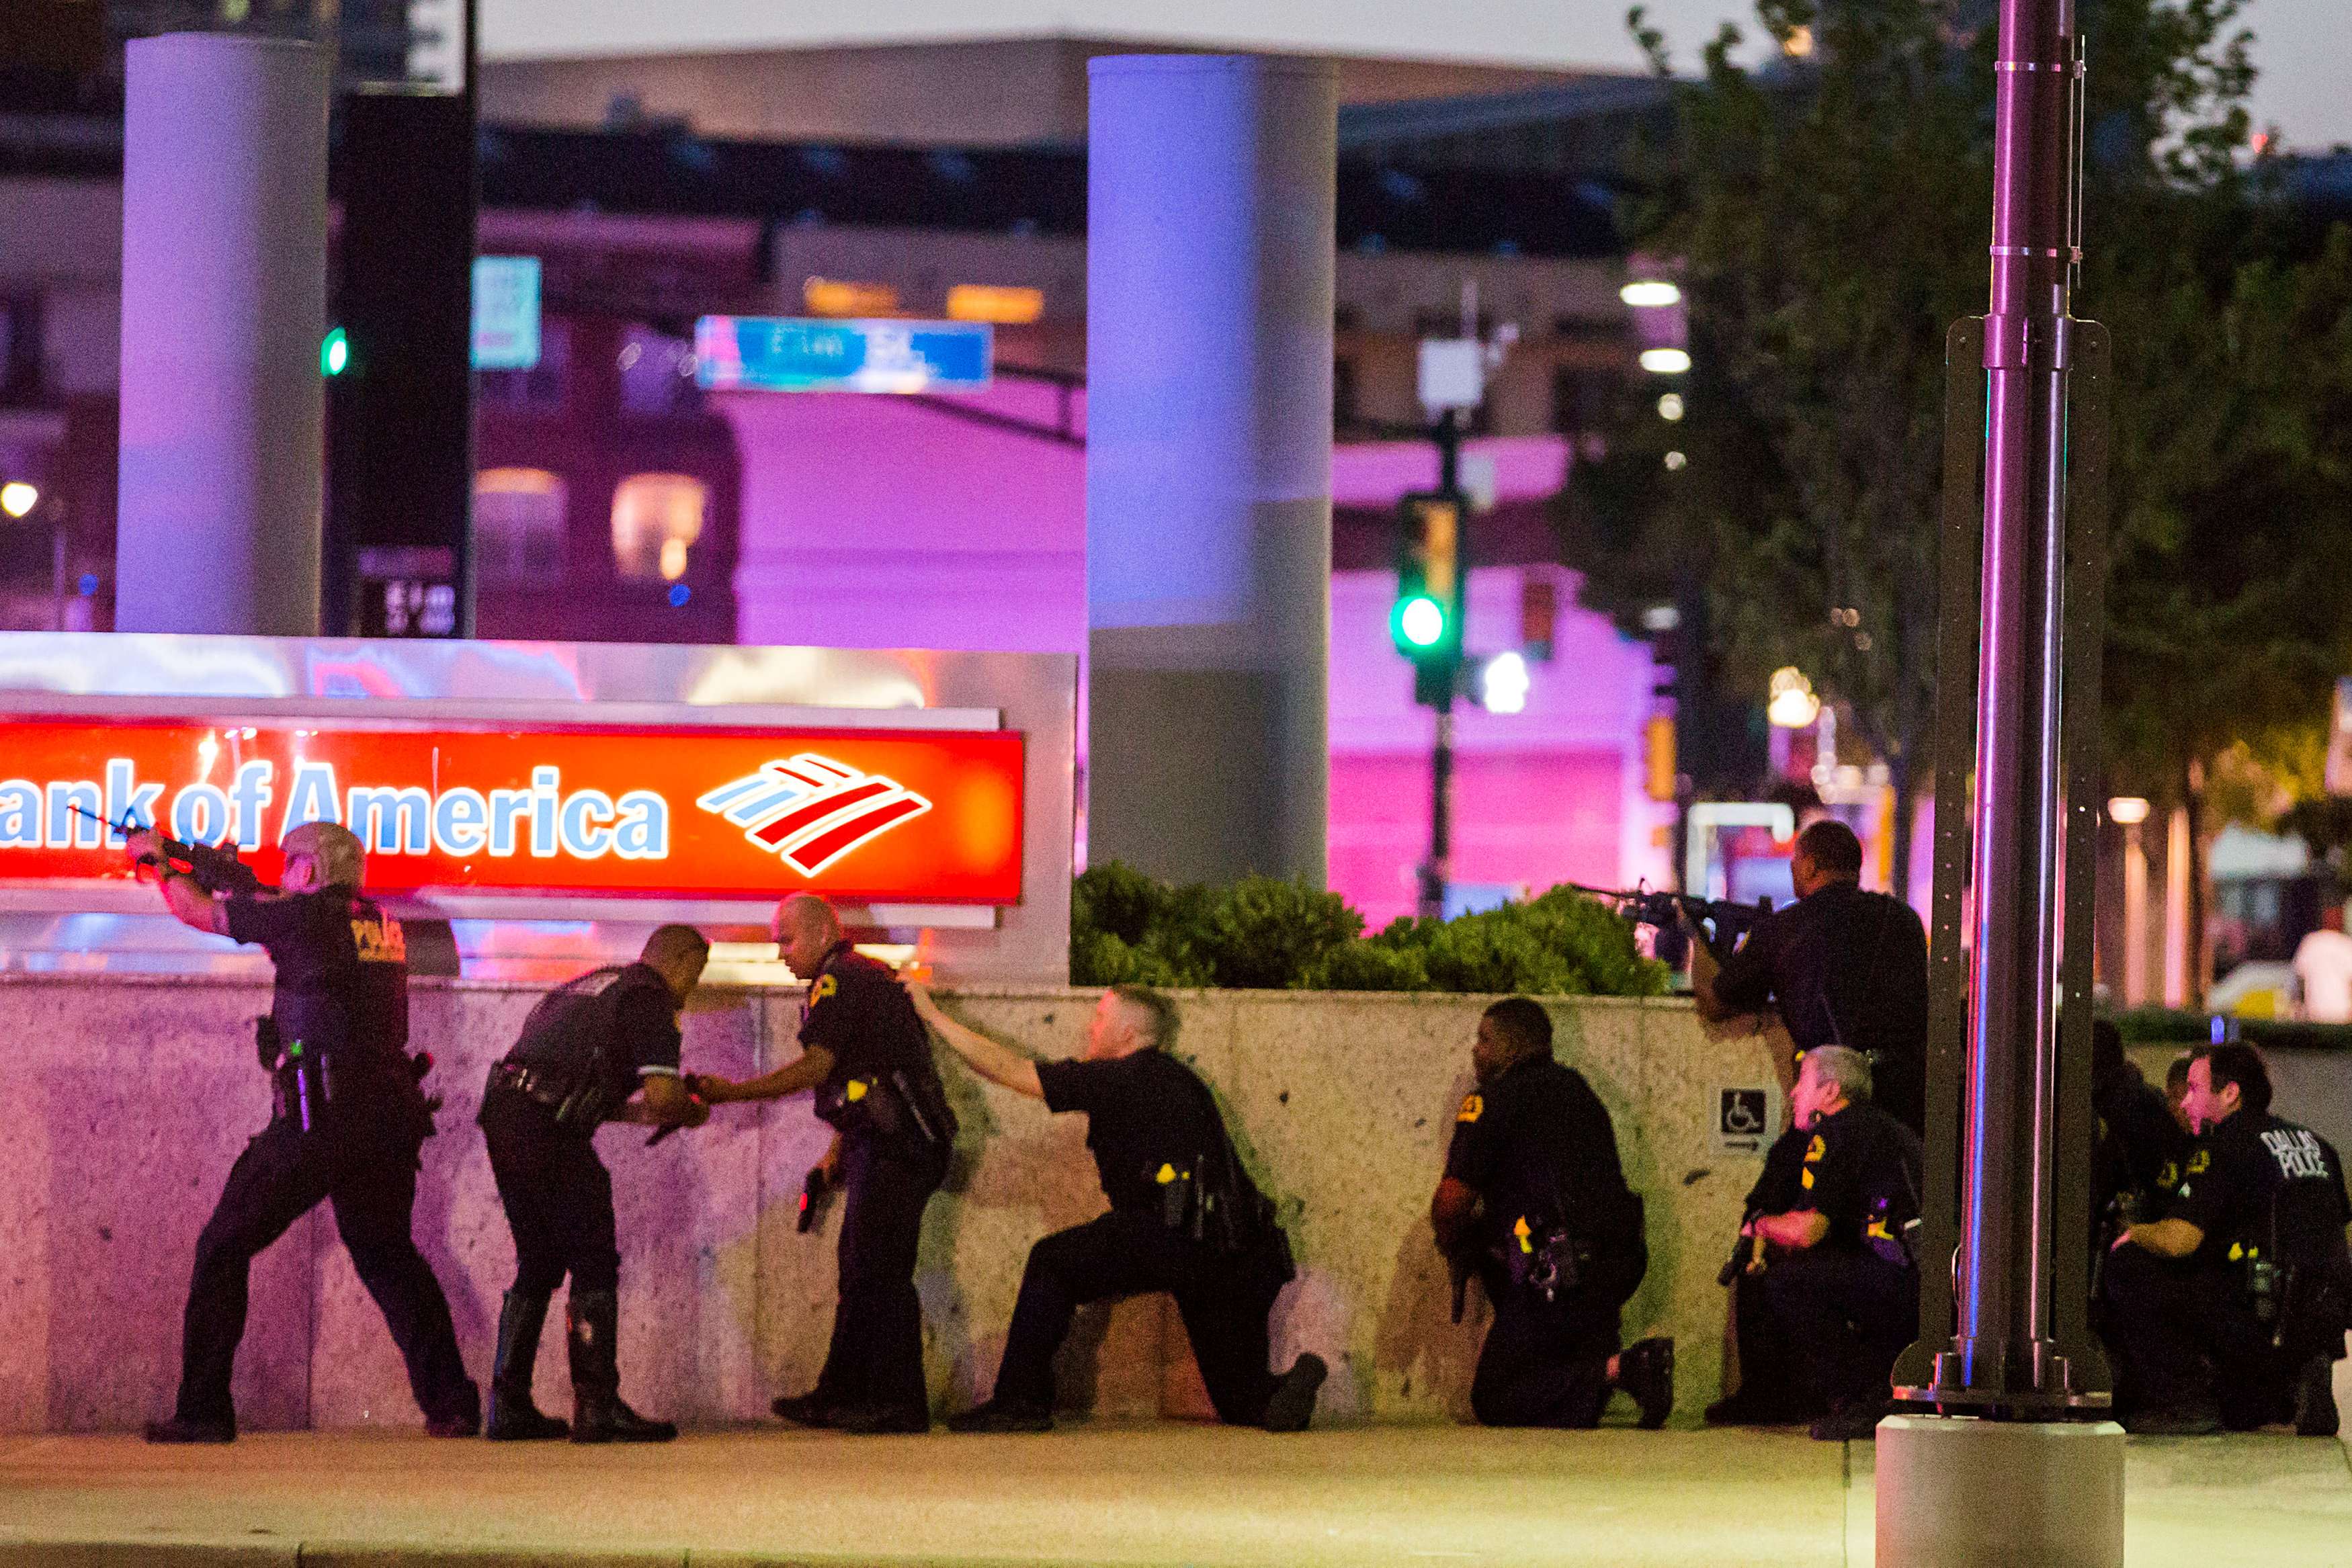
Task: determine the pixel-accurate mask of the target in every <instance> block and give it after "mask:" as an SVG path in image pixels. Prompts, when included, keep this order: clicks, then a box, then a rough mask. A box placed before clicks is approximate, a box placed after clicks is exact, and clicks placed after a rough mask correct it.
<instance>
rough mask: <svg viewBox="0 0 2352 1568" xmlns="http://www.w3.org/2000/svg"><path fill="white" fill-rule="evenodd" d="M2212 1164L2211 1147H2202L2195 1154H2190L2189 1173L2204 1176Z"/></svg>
mask: <svg viewBox="0 0 2352 1568" xmlns="http://www.w3.org/2000/svg"><path fill="white" fill-rule="evenodd" d="M2212 1164H2213V1151H2212V1150H2210V1149H2202V1148H2200V1149H2199V1150H2198V1151H2197V1152H2196V1153H2195V1154H2193V1155H2189V1175H2190V1176H2203V1175H2204V1174H2205V1172H2206V1170H2207V1169H2208V1168H2209V1167H2210V1166H2211V1165H2212Z"/></svg>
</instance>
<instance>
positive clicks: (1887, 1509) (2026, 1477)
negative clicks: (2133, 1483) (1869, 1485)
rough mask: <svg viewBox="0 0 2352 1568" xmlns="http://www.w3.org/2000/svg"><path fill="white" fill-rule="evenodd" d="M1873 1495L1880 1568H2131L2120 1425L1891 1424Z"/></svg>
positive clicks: (1936, 1419) (1967, 1420)
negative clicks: (2126, 1552)
mask: <svg viewBox="0 0 2352 1568" xmlns="http://www.w3.org/2000/svg"><path fill="white" fill-rule="evenodd" d="M1875 1490H1876V1493H1877V1521H1876V1536H1877V1561H1878V1564H1879V1568H2124V1429H2123V1428H2122V1427H2118V1426H2116V1424H2115V1423H2114V1422H2112V1421H2097V1422H2063V1421H1984V1420H1979V1419H1977V1418H1975V1417H1973V1416H1888V1417H1887V1418H1886V1419H1885V1420H1884V1421H1881V1422H1880V1423H1879V1424H1878V1458H1877V1475H1876V1489H1875Z"/></svg>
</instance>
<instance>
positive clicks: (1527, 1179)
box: [1429, 997, 1675, 1429]
mask: <svg viewBox="0 0 2352 1568" xmlns="http://www.w3.org/2000/svg"><path fill="white" fill-rule="evenodd" d="M1470 1061H1471V1066H1472V1068H1473V1069H1474V1070H1475V1072H1476V1073H1477V1077H1478V1087H1477V1090H1476V1092H1474V1093H1472V1094H1471V1095H1470V1096H1469V1098H1467V1099H1465V1100H1464V1101H1463V1102H1462V1110H1461V1112H1460V1113H1459V1114H1457V1115H1456V1116H1455V1117H1454V1143H1453V1145H1452V1147H1451V1148H1449V1149H1448V1150H1447V1151H1446V1155H1445V1176H1444V1180H1443V1181H1441V1182H1439V1183H1438V1186H1437V1195H1436V1197H1434V1198H1433V1199H1432V1200H1431V1202H1430V1207H1429V1219H1430V1224H1431V1226H1432V1227H1433V1228H1434V1229H1435V1231H1436V1233H1437V1245H1438V1248H1439V1249H1440V1250H1442V1251H1444V1253H1445V1255H1446V1257H1447V1259H1448V1260H1450V1261H1451V1262H1452V1263H1453V1266H1454V1270H1455V1281H1456V1285H1457V1289H1458V1287H1459V1284H1460V1282H1461V1281H1462V1280H1463V1279H1464V1278H1465V1275H1466V1274H1467V1273H1468V1272H1474V1271H1475V1273H1476V1274H1477V1275H1478V1276H1479V1279H1480V1281H1482V1283H1483V1284H1484V1286H1485V1288H1486V1299H1487V1300H1488V1301H1491V1302H1492V1303H1493V1304H1494V1309H1495V1321H1494V1324H1493V1326H1492V1327H1490V1328H1489V1329H1488V1330H1487V1331H1486V1345H1485V1347H1484V1348H1483V1349H1482V1350H1481V1351H1480V1352H1479V1354H1478V1370H1477V1373H1476V1375H1475V1376H1474V1377H1473V1378H1472V1380H1471V1385H1470V1408H1471V1410H1472V1412H1473V1413H1474V1414H1475V1415H1476V1416H1477V1417H1478V1419H1479V1420H1480V1421H1481V1422H1483V1423H1485V1424H1486V1425H1487V1426H1489V1427H1593V1426H1598V1425H1599V1424H1600V1421H1601V1411H1602V1410H1603V1409H1604V1408H1605V1407H1606V1406H1608V1403H1609V1396H1610V1394H1611V1392H1612V1390H1614V1389H1621V1388H1622V1389H1623V1390H1624V1391H1625V1392H1626V1393H1627V1394H1629V1395H1631V1396H1633V1402H1634V1403H1635V1404H1636V1405H1637V1406H1640V1408H1641V1424H1642V1425H1643V1427H1648V1428H1652V1429H1654V1428H1656V1427H1662V1426H1664V1425H1665V1420H1666V1416H1667V1415H1668V1413H1669V1412H1671V1411H1672V1410H1673V1408H1674V1404H1675V1342H1674V1341H1672V1340H1670V1339H1645V1340H1642V1341H1640V1342H1638V1343H1634V1344H1633V1345H1630V1346H1628V1347H1626V1348H1625V1349H1624V1350H1622V1351H1620V1350H1619V1349H1618V1333H1619V1323H1618V1311H1619V1309H1620V1308H1622V1306H1623V1305H1624V1304H1625V1302H1626V1301H1627V1300H1628V1299H1629V1298H1631V1297H1632V1295H1633V1291H1634V1289H1635V1288H1636V1287H1637V1286H1639V1285H1640V1284H1641V1282H1642V1276H1643V1273H1644V1272H1645V1271H1646V1270H1647V1269H1648V1267H1649V1247H1648V1242H1647V1240H1646V1239H1645V1237H1644V1235H1643V1211H1642V1200H1641V1198H1640V1197H1637V1196H1635V1195H1634V1194H1633V1192H1632V1191H1631V1190H1629V1189H1628V1188H1627V1187H1626V1186H1625V1176H1624V1173H1623V1171H1622V1169H1621V1168H1620V1166H1619V1165H1618V1162H1617V1134H1616V1132H1615V1130H1614V1129H1613V1128H1612V1126H1611V1125H1610V1122H1609V1112H1608V1110H1607V1109H1606V1108H1605V1107H1604V1106H1603V1105H1602V1104H1601V1101H1600V1098H1599V1097H1598V1096H1597V1095H1595V1094H1594V1093H1593V1092H1592V1090H1591V1085H1589V1084H1587V1083H1586V1082H1585V1081H1584V1077H1583V1075H1582V1074H1581V1073H1580V1072H1578V1071H1576V1070H1575V1069H1574V1068H1571V1067H1567V1066H1563V1065H1562V1064H1561V1063H1559V1061H1554V1060H1553V1058H1552V1053H1551V1015H1550V1014H1549V1013H1547V1012H1545V1011H1544V1009H1543V1008H1542V1007H1541V1006H1540V1005H1539V1004H1538V1003H1536V1002H1533V1001H1530V1000H1529V999H1528V998H1525V997H1512V998H1509V999H1507V1000H1505V1001H1499V1002H1496V1004H1495V1005H1494V1006H1493V1007H1491V1008H1488V1009H1486V1016H1485V1017H1483V1018H1481V1019H1479V1020H1478V1033H1477V1039H1476V1040H1475V1043H1473V1044H1472V1046H1471V1048H1470ZM1456 1306H1457V1312H1456V1317H1457V1321H1458V1318H1459V1312H1458V1307H1459V1297H1458V1296H1457V1298H1456Z"/></svg>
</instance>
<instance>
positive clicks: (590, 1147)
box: [480, 964, 680, 1436]
mask: <svg viewBox="0 0 2352 1568" xmlns="http://www.w3.org/2000/svg"><path fill="white" fill-rule="evenodd" d="M679 1045H680V1040H679V1036H678V1027H677V997H676V996H675V995H673V994H672V993H671V991H670V988H669V985H668V982H667V981H666V980H664V979H663V978H662V977H661V974H660V972H659V971H658V970H656V969H655V968H654V967H652V966H650V965H647V964H629V965H626V966H623V967H614V968H605V969H598V970H594V971H593V972H591V973H589V974H586V975H583V976H582V977H579V978H578V979H575V980H572V981H570V982H568V983H567V984H565V985H563V986H562V987H560V988H557V989H556V990H555V991H553V992H551V993H550V994H549V995H548V996H547V997H546V998H544V999H543V1000H541V1002H540V1004H539V1005H538V1006H537V1007H535V1008H533V1009H531V1013H530V1018H529V1019H526V1020H524V1023H523V1027H522V1034H521V1036H520V1039H519V1040H517V1041H516V1042H515V1047H514V1049H513V1050H512V1051H509V1052H508V1053H507V1056H506V1059H505V1060H504V1061H500V1062H499V1063H498V1064H497V1065H496V1066H495V1067H493V1068H491V1069H490V1079H489V1083H488V1087H487V1088H486V1089H485V1090H484V1091H483V1093H482V1111H481V1116H480V1121H481V1125H482V1131H483V1134H484V1135H485V1139H486V1141H487V1142H488V1145H489V1150H490V1174H491V1175H492V1176H494V1177H495V1178H496V1179H497V1182H498V1186H499V1202H500V1203H501V1204H503V1205H504V1206H505V1208H506V1212H507V1223H508V1225H509V1227H510V1228H512V1229H513V1231H514V1241H515V1282H514V1288H513V1289H512V1290H510V1291H508V1292H507V1297H506V1301H505V1303H504V1306H503V1308H502V1310H501V1311H500V1312H499V1351H498V1370H497V1372H496V1374H495V1375H494V1376H493V1379H492V1388H491V1406H492V1414H491V1426H492V1427H493V1436H502V1435H508V1434H506V1433H504V1432H501V1431H500V1430H499V1428H500V1427H502V1426H506V1425H510V1423H506V1422H502V1421H501V1419H500V1416H501V1415H502V1414H504V1413H508V1412H511V1413H513V1414H515V1415H517V1416H521V1415H522V1413H524V1412H527V1411H529V1409H530V1382H531V1372H532V1368H533V1366H534V1364H535V1362H536V1353H537V1348H538V1345H539V1336H540V1332H541V1328H542V1327H543V1325H544V1324H545V1323H546V1321H547V1306H548V1298H549V1297H550V1296H551V1295H552V1294H553V1293H554V1291H555V1287H556V1286H558V1285H560V1284H562V1282H563V1278H564V1276H565V1275H566V1274H569V1275H570V1276H571V1277H572V1292H571V1295H570V1297H569V1298H568V1306H569V1311H570V1316H571V1320H572V1325H571V1332H570V1334H569V1336H568V1343H569V1344H570V1347H571V1359H572V1386H573V1388H574V1390H575V1391H578V1392H581V1393H583V1394H585V1395H587V1396H590V1398H591V1400H592V1402H593V1399H594V1398H595V1397H598V1396H608V1397H617V1389H618V1381H619V1380H618V1373H617V1370H616V1369H615V1368H614V1367H613V1366H612V1362H613V1333H612V1331H613V1328H614V1321H615V1320H617V1318H618V1315H619V1307H618V1301H619V1297H618V1292H619V1290H620V1283H621V1252H620V1247H619V1244H618V1241H617V1240H616V1239H615V1237H614V1222H613V1178H612V1176H611V1174H610V1173H609V1172H608V1171H606V1170H605V1168H604V1162H603V1161H602V1160H600V1159H598V1158H597V1157H596V1145H595V1143H594V1141H593V1140H594V1134H595V1131H596V1128H597V1127H598V1125H599V1124H602V1123H603V1122H604V1121H605V1120H606V1119H607V1118H608V1117H610V1116H612V1115H614V1113H617V1112H618V1111H619V1110H620V1109H621V1107H622V1106H623V1105H624V1104H625V1103H627V1102H628V1100H629V1098H630V1096H631V1095H633V1094H635V1092H636V1091H637V1087H638V1085H639V1084H640V1083H641V1082H643V1081H644V1080H646V1079H647V1078H652V1077H672V1078H674V1077H677V1073H678V1052H679ZM608 1383H609V1384H610V1385H612V1386H611V1387H610V1388H607V1387H606V1386H605V1385H607V1384H608ZM524 1424H525V1425H530V1424H532V1423H530V1421H529V1418H528V1416H525V1417H524ZM541 1435H543V1436H553V1435H555V1434H554V1432H553V1431H552V1429H545V1430H543V1431H542V1432H541Z"/></svg>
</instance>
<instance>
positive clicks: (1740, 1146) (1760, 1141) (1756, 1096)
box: [1715, 1083, 1780, 1155]
mask: <svg viewBox="0 0 2352 1568" xmlns="http://www.w3.org/2000/svg"><path fill="white" fill-rule="evenodd" d="M1778 1098H1779V1096H1778V1095H1776V1094H1774V1093H1773V1092H1772V1087H1771V1086H1770V1085H1769V1084H1761V1083H1759V1084H1746V1083H1741V1084H1733V1085H1728V1086H1726V1087H1723V1088H1719V1089H1717V1091H1716V1092H1715V1102H1716V1109H1715V1142H1716V1146H1717V1147H1718V1148H1721V1149H1724V1150H1727V1151H1729V1152H1732V1153H1736V1154H1750V1155H1752V1154H1760V1153H1761V1152H1762V1151H1763V1150H1764V1148H1765V1147H1766V1145H1769V1144H1770V1143H1771V1142H1772V1140H1773V1139H1774V1138H1775V1137H1778V1136H1779V1135H1780V1107H1779V1106H1778V1105H1777V1104H1775V1103H1774V1101H1776V1100H1777V1099H1778Z"/></svg>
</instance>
